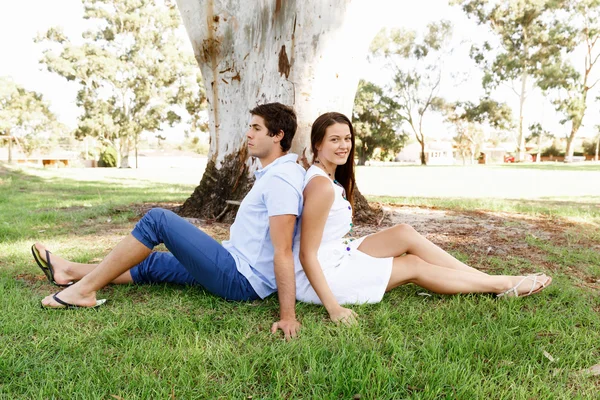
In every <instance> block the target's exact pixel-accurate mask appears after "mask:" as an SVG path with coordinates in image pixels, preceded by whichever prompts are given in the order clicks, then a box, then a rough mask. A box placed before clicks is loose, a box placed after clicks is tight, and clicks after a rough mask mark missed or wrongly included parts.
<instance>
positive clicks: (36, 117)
mask: <svg viewBox="0 0 600 400" xmlns="http://www.w3.org/2000/svg"><path fill="white" fill-rule="evenodd" d="M64 129H65V127H64V126H63V125H62V124H60V123H59V122H58V121H57V119H56V115H55V114H54V113H53V112H52V111H50V107H49V104H48V103H47V102H46V101H45V100H44V99H43V97H42V95H41V94H39V93H37V92H34V91H30V90H26V89H25V88H23V87H22V86H20V85H17V84H16V83H15V82H14V81H13V80H12V79H10V78H5V77H0V134H1V135H3V136H6V137H7V139H8V149H9V152H8V161H9V162H12V143H13V141H16V142H17V143H19V144H20V147H21V149H22V150H23V152H24V153H25V155H26V156H27V157H30V156H31V154H32V153H33V152H34V151H35V150H36V149H38V148H40V147H42V145H43V144H44V143H47V142H48V140H49V139H50V138H51V137H53V136H56V135H59V134H60V133H61V131H63V130H64ZM42 134H44V138H43V140H42V138H41V136H42Z"/></svg>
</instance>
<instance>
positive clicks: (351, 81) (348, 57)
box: [177, 0, 377, 218]
mask: <svg viewBox="0 0 600 400" xmlns="http://www.w3.org/2000/svg"><path fill="white" fill-rule="evenodd" d="M177 3H178V6H179V10H180V12H181V15H182V17H183V22H184V24H185V27H186V30H187V32H188V35H189V37H190V39H191V42H192V47H193V49H194V53H195V56H196V60H197V61H198V64H199V66H200V69H201V72H202V77H203V80H204V84H205V86H206V95H207V98H208V102H209V129H210V151H209V162H208V165H207V168H206V170H205V174H204V176H203V177H202V180H201V182H200V185H199V186H198V187H197V188H196V189H195V191H194V193H193V194H192V196H191V197H190V198H189V199H188V200H187V201H186V202H185V204H184V205H183V206H182V208H181V210H180V212H181V213H182V214H183V215H187V216H196V217H205V218H211V217H217V216H223V215H225V214H227V213H224V210H225V207H226V206H227V205H228V204H231V203H227V201H228V200H240V199H241V198H242V197H243V196H244V195H245V194H246V192H247V190H248V188H249V187H250V185H251V183H252V182H251V180H252V178H251V174H250V173H251V172H252V171H253V170H254V169H256V165H255V163H253V161H252V159H250V160H247V155H246V146H245V141H246V139H245V136H244V133H245V131H246V129H247V124H248V121H249V119H250V115H249V113H248V111H249V110H250V108H252V107H254V106H255V105H257V104H259V103H265V102H275V101H277V102H281V103H284V104H287V105H291V106H293V107H294V109H295V111H296V113H297V115H298V131H297V133H296V136H295V139H294V143H293V146H292V151H293V152H295V153H298V154H300V153H301V152H302V150H303V149H304V148H310V146H309V143H310V137H309V133H310V126H311V124H312V122H313V121H314V119H315V118H316V117H317V116H318V115H320V114H321V113H324V112H327V111H339V112H342V113H344V114H346V115H349V116H350V115H351V112H352V106H353V102H354V95H355V92H356V88H357V86H358V79H359V76H358V72H359V70H358V67H359V66H360V64H361V62H362V60H364V59H365V58H366V53H367V50H368V46H369V43H370V42H371V40H372V38H373V36H374V35H375V33H376V31H377V29H376V28H366V27H365V26H364V24H362V23H361V21H363V20H364V19H365V18H369V15H373V16H374V11H375V7H373V5H372V2H371V3H367V1H365V0H359V1H353V2H350V1H349V0H304V1H297V0H288V1H282V0H259V1H254V2H246V1H241V0H177ZM357 27H360V29H357ZM357 197H358V198H360V197H361V196H357ZM231 208H232V211H236V210H234V209H233V207H231Z"/></svg>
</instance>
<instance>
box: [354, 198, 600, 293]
mask: <svg viewBox="0 0 600 400" xmlns="http://www.w3.org/2000/svg"><path fill="white" fill-rule="evenodd" d="M385 209H386V216H385V218H384V219H383V221H382V223H381V224H380V225H379V226H375V225H357V226H356V227H355V229H354V231H355V234H356V236H358V237H360V236H364V235H368V234H371V233H375V232H378V231H380V230H382V229H385V228H389V227H392V226H394V225H396V224H402V223H404V224H409V225H411V226H412V227H414V228H415V229H416V230H417V231H418V232H419V233H421V234H422V235H424V236H425V237H427V238H428V239H429V240H431V241H432V242H433V243H435V244H437V245H438V246H440V247H442V248H443V249H446V250H450V251H456V252H460V253H462V254H465V255H466V256H467V257H468V262H469V263H470V264H471V265H472V266H473V267H476V268H478V269H481V270H484V271H486V272H490V273H495V272H497V270H499V269H501V268H502V267H501V266H498V265H497V263H496V264H494V265H492V263H490V262H489V261H490V257H491V256H495V257H497V258H501V259H506V260H507V262H509V261H510V260H511V259H512V260H528V261H529V262H530V263H531V265H532V269H531V270H527V269H524V270H523V272H539V271H546V272H550V273H552V272H559V271H560V272H562V273H567V274H569V275H572V276H574V277H577V278H578V279H579V280H580V284H581V285H584V286H585V287H593V288H596V289H598V288H600V282H598V280H597V279H595V278H594V277H592V276H590V275H588V274H587V273H586V272H585V271H581V270H580V269H578V268H577V267H566V268H565V267H564V266H561V265H560V264H558V263H555V262H551V261H549V260H548V253H547V252H546V251H544V250H543V249H540V248H539V247H538V246H534V245H530V244H529V243H528V240H527V238H528V237H529V238H533V239H540V240H542V241H544V242H548V243H550V244H551V245H553V246H560V247H570V248H573V249H577V248H580V249H582V248H585V249H597V250H598V251H599V252H600V241H597V240H594V239H592V238H593V237H594V236H593V235H586V232H587V233H588V234H589V233H592V232H594V230H597V229H598V228H597V227H596V226H593V225H591V224H582V223H574V222H571V221H567V220H562V219H556V218H551V217H545V216H530V215H525V214H517V213H506V212H487V211H452V210H442V209H437V208H424V207H414V206H396V205H394V206H386V207H385ZM572 232H577V236H576V238H575V239H573V238H572V237H571V236H572V234H570V233H572Z"/></svg>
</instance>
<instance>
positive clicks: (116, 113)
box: [38, 0, 204, 166]
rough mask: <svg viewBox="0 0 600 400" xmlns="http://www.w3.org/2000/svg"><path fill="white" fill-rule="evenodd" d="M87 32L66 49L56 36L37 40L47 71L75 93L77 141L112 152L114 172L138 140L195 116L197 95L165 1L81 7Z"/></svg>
mask: <svg viewBox="0 0 600 400" xmlns="http://www.w3.org/2000/svg"><path fill="white" fill-rule="evenodd" d="M83 4H84V7H85V13H84V18H85V19H88V20H90V25H91V28H90V29H89V30H87V31H86V32H85V33H84V34H83V39H84V40H83V43H82V44H74V43H72V42H71V41H70V40H69V38H67V37H66V36H65V35H64V34H63V33H62V31H61V30H60V29H57V28H51V29H49V30H48V31H47V32H46V34H45V35H44V36H43V37H40V38H38V41H39V42H42V43H44V44H45V45H46V46H47V49H46V50H45V51H44V56H43V58H42V60H41V62H42V63H43V64H45V65H46V67H47V68H48V70H49V71H51V72H55V73H57V74H59V75H61V76H63V77H64V78H66V79H67V80H69V81H74V82H76V83H77V84H78V85H79V91H78V93H77V105H78V106H80V107H82V108H83V114H82V115H81V116H80V117H79V123H78V127H77V130H76V135H77V136H78V137H83V136H93V137H97V138H99V139H100V140H101V141H102V142H104V143H105V144H110V145H111V146H113V147H115V148H117V149H118V150H119V154H120V156H121V165H122V166H127V165H128V155H129V152H130V150H131V149H132V148H135V150H136V155H137V142H138V138H139V135H140V134H141V133H142V132H144V131H147V132H155V131H159V130H161V128H162V127H163V126H164V125H163V124H169V125H173V124H175V123H177V122H180V121H181V119H182V116H183V115H185V112H184V109H185V108H187V109H188V110H190V111H191V112H192V113H194V114H195V113H197V111H198V110H199V109H201V108H202V105H203V101H204V93H203V90H202V89H201V88H202V87H201V81H200V75H199V73H198V71H197V69H196V68H195V65H194V60H193V58H191V57H190V56H188V55H186V53H185V52H184V51H183V44H182V41H181V39H180V36H179V33H178V32H179V29H180V25H181V20H180V17H179V15H178V11H177V9H176V7H175V5H174V3H173V2H172V1H170V0H83Z"/></svg>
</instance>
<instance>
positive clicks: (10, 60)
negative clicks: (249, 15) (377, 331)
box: [0, 0, 600, 136]
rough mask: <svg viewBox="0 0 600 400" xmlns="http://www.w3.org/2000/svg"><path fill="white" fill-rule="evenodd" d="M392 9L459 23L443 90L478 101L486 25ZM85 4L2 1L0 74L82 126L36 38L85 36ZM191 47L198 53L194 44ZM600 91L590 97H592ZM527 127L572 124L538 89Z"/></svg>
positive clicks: (69, 89) (385, 15)
mask: <svg viewBox="0 0 600 400" xmlns="http://www.w3.org/2000/svg"><path fill="white" fill-rule="evenodd" d="M380 2H381V3H383V4H384V7H385V8H386V10H385V12H381V13H379V18H378V20H376V21H365V23H376V24H380V25H382V26H391V27H393V26H400V27H405V28H410V29H416V30H419V29H422V28H424V27H425V26H426V25H427V23H429V22H431V21H438V20H440V19H448V20H450V21H452V22H453V24H454V34H453V43H454V45H455V46H456V47H457V49H456V51H455V52H454V53H453V54H452V55H451V56H449V57H448V58H447V59H446V61H445V65H446V70H447V74H446V77H445V80H444V81H443V82H442V85H443V87H442V91H441V93H440V94H441V95H442V96H444V97H446V98H447V99H448V100H451V101H452V100H458V99H461V100H473V101H475V100H476V99H477V98H478V97H479V96H480V95H481V94H482V89H481V84H480V82H481V73H480V72H479V70H478V69H477V67H476V66H475V65H474V62H473V61H472V60H471V59H470V58H469V57H468V49H469V47H470V42H472V41H473V40H481V39H482V38H484V37H486V36H487V35H488V34H487V32H486V31H485V29H484V28H482V27H478V26H477V25H476V24H475V23H473V22H471V21H469V20H468V19H467V18H466V16H465V15H464V14H463V13H462V11H461V10H460V9H458V8H454V7H450V6H449V5H448V1H447V0H419V1H411V2H407V1H398V0H381V1H380ZM85 22H86V21H85V20H84V19H83V7H82V5H81V1H80V0H20V1H8V0H2V1H0V38H1V39H0V56H1V58H0V60H2V61H0V76H11V77H12V78H13V79H14V80H15V82H16V83H18V84H20V85H22V86H24V87H25V88H27V89H30V90H35V91H37V92H41V93H42V94H43V95H44V97H45V98H46V99H47V100H48V101H49V102H50V103H51V108H52V110H53V111H54V112H55V113H56V114H57V115H58V116H59V118H60V119H61V120H62V121H63V122H64V123H66V124H67V125H69V126H71V127H75V126H76V118H77V115H78V113H79V111H78V109H77V107H76V106H75V95H76V91H77V86H76V85H74V84H70V83H68V82H66V80H65V79H64V78H62V77H60V76H58V75H56V74H52V73H49V72H47V71H45V70H44V68H43V66H42V65H40V64H39V63H38V60H39V59H40V58H41V48H40V46H38V45H36V44H35V43H33V38H34V37H35V36H36V35H37V34H38V33H42V32H45V31H46V30H47V29H48V28H50V27H52V26H61V27H63V29H64V31H65V33H66V34H67V35H68V36H69V37H70V38H71V39H72V40H76V38H78V37H80V34H81V32H82V31H83V30H84V29H85ZM189 51H190V52H192V49H191V46H189ZM450 74H458V76H459V78H454V79H451V78H450ZM363 77H364V78H365V79H368V80H372V81H374V82H376V83H378V84H382V85H383V84H385V80H384V79H383V77H384V75H382V73H381V70H380V68H379V67H374V66H369V65H368V64H367V63H366V62H365V68H364V73H363ZM595 96H596V94H595V93H594V94H592V96H590V100H593V99H594V98H595ZM494 98H496V99H497V100H501V101H507V102H508V103H509V104H510V105H511V107H512V108H513V114H514V115H515V116H516V115H518V97H517V96H516V95H515V94H514V93H513V92H512V90H511V89H510V88H508V87H504V88H503V89H500V90H498V91H497V92H496V93H495V94H494ZM596 110H597V105H596V104H593V103H592V102H591V101H590V104H589V109H588V116H586V119H585V120H584V124H585V125H586V126H584V127H583V128H582V129H581V134H580V135H581V136H591V135H593V134H595V132H596V131H595V128H594V125H596V124H598V123H599V122H600V121H599V120H598V116H597V115H598V113H597V112H596ZM526 115H527V116H529V118H528V121H525V126H527V125H529V124H530V123H532V122H536V121H541V120H543V121H545V127H547V128H549V129H552V130H554V131H555V133H557V134H559V135H560V136H562V135H564V133H566V132H567V130H568V128H569V126H568V125H565V126H561V125H559V124H558V120H559V117H558V116H557V115H556V112H555V111H554V108H553V106H552V105H551V104H550V103H548V102H547V101H544V99H543V98H542V97H541V96H540V95H539V94H536V93H533V94H532V95H531V96H530V97H529V98H528V101H527V103H526ZM426 128H429V130H430V131H431V132H432V136H441V135H443V132H444V131H445V129H444V128H443V126H442V125H441V118H435V117H433V118H430V119H429V121H428V124H427V126H426Z"/></svg>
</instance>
